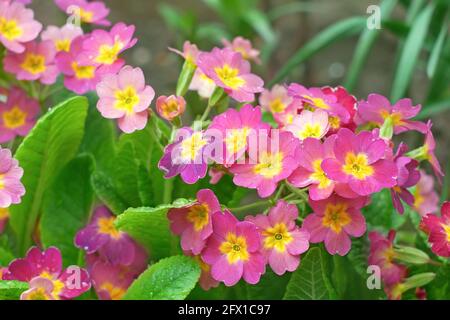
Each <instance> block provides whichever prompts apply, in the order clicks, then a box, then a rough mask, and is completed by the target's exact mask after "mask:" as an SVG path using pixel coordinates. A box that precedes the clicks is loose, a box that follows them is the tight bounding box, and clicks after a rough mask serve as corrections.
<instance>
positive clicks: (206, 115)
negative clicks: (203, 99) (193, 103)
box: [200, 103, 214, 122]
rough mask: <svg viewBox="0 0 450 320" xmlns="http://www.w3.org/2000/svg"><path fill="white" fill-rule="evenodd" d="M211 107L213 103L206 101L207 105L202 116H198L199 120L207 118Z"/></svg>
mask: <svg viewBox="0 0 450 320" xmlns="http://www.w3.org/2000/svg"><path fill="white" fill-rule="evenodd" d="M213 108H214V105H213V104H210V103H208V106H207V107H206V109H205V112H203V114H202V117H201V118H200V122H203V121H205V120H206V119H208V116H209V114H210V113H211V111H212V109H213Z"/></svg>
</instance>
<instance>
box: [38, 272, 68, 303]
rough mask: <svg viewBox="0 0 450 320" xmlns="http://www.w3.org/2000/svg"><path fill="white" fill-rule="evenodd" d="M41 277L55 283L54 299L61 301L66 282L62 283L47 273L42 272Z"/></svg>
mask: <svg viewBox="0 0 450 320" xmlns="http://www.w3.org/2000/svg"><path fill="white" fill-rule="evenodd" d="M39 276H40V277H41V278H45V279H48V280H50V281H51V282H52V283H53V291H52V297H53V298H54V299H59V294H60V293H61V292H62V290H63V289H64V287H65V285H64V282H62V281H61V280H58V279H55V277H54V276H53V275H52V274H50V273H48V272H47V271H44V272H42V273H41V274H40V275H39Z"/></svg>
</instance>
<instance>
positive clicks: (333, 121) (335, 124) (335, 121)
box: [328, 116, 341, 129]
mask: <svg viewBox="0 0 450 320" xmlns="http://www.w3.org/2000/svg"><path fill="white" fill-rule="evenodd" d="M328 123H329V124H330V127H331V128H333V129H339V128H340V127H341V119H339V117H334V116H331V117H329V118H328Z"/></svg>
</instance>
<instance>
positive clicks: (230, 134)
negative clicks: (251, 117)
mask: <svg viewBox="0 0 450 320" xmlns="http://www.w3.org/2000/svg"><path fill="white" fill-rule="evenodd" d="M249 133H250V129H249V128H242V129H231V130H227V137H226V138H225V145H226V147H227V151H228V152H230V153H231V154H235V153H237V152H239V151H241V150H242V149H244V148H245V147H246V146H247V137H248V135H249Z"/></svg>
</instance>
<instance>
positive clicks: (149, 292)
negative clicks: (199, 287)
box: [123, 256, 200, 300]
mask: <svg viewBox="0 0 450 320" xmlns="http://www.w3.org/2000/svg"><path fill="white" fill-rule="evenodd" d="M199 277H200V267H199V265H198V264H197V263H196V262H195V261H194V260H193V259H192V258H189V257H186V256H174V257H170V258H166V259H163V260H161V261H159V262H158V263H156V264H154V265H152V266H150V267H149V268H148V269H147V271H145V272H144V273H143V274H141V275H140V276H139V278H138V279H137V280H135V281H134V282H133V284H132V285H131V287H130V288H129V289H128V291H127V293H126V294H125V296H124V298H123V299H124V300H183V299H185V298H186V297H187V296H188V295H189V293H190V292H191V290H192V289H194V287H195V284H196V283H197V281H198V279H199Z"/></svg>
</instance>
